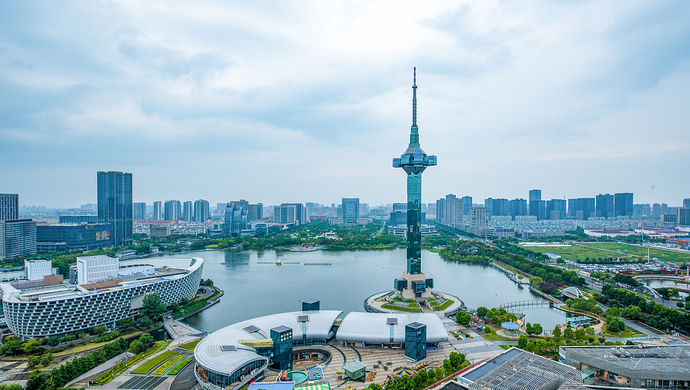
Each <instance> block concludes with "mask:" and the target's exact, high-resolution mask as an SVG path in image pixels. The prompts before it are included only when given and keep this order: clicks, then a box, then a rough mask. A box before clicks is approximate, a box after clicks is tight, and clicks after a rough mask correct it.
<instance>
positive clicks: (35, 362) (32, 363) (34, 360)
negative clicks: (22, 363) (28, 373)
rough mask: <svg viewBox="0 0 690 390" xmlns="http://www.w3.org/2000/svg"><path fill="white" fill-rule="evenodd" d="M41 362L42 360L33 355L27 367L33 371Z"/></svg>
mask: <svg viewBox="0 0 690 390" xmlns="http://www.w3.org/2000/svg"><path fill="white" fill-rule="evenodd" d="M40 362H41V358H40V357H38V356H36V355H31V356H29V360H27V362H26V365H27V366H28V367H29V370H33V369H34V368H35V367H36V366H38V364H39V363H40Z"/></svg>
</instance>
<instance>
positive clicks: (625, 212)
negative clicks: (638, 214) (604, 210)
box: [613, 192, 633, 217]
mask: <svg viewBox="0 0 690 390" xmlns="http://www.w3.org/2000/svg"><path fill="white" fill-rule="evenodd" d="M613 203H614V205H613V207H614V213H615V216H616V217H618V216H627V217H632V216H633V194H632V192H623V193H616V194H614V201H613Z"/></svg>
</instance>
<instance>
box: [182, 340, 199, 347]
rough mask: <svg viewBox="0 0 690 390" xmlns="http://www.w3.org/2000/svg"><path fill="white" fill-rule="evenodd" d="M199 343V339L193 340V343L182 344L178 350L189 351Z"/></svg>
mask: <svg viewBox="0 0 690 390" xmlns="http://www.w3.org/2000/svg"><path fill="white" fill-rule="evenodd" d="M200 341H201V339H196V340H194V341H190V342H188V343H184V344H182V345H180V348H182V349H191V348H194V347H196V345H197V344H199V342H200Z"/></svg>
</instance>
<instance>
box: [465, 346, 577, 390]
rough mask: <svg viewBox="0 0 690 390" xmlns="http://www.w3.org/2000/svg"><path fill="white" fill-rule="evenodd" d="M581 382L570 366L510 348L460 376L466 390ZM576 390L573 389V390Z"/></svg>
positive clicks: (523, 389) (512, 389) (531, 388)
mask: <svg viewBox="0 0 690 390" xmlns="http://www.w3.org/2000/svg"><path fill="white" fill-rule="evenodd" d="M567 382H575V383H582V379H581V378H580V373H579V372H578V371H577V370H576V369H574V368H573V367H570V366H567V365H565V364H562V363H558V362H555V361H553V360H551V359H547V358H544V357H541V356H537V355H535V354H533V353H529V352H524V351H521V350H519V349H517V348H511V349H509V350H507V351H506V352H504V353H503V354H501V355H499V356H497V357H495V358H493V359H491V360H489V361H488V362H486V363H485V364H483V365H482V366H479V367H478V368H476V369H474V370H472V371H470V372H468V373H467V374H465V375H463V376H462V383H469V386H468V389H470V390H479V389H482V390H494V389H495V390H499V389H500V390H534V389H540V388H546V386H549V387H550V388H558V387H556V386H560V385H562V384H565V383H567ZM576 388H577V387H576Z"/></svg>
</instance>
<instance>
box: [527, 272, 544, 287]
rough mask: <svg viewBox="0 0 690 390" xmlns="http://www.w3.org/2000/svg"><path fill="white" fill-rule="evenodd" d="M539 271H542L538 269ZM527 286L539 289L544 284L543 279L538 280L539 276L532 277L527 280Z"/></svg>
mask: <svg viewBox="0 0 690 390" xmlns="http://www.w3.org/2000/svg"><path fill="white" fill-rule="evenodd" d="M540 270H542V269H541V268H540ZM542 271H543V270H542ZM529 284H530V285H532V286H534V287H539V286H541V285H542V284H544V279H542V278H540V277H539V276H534V277H532V278H530V279H529Z"/></svg>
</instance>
